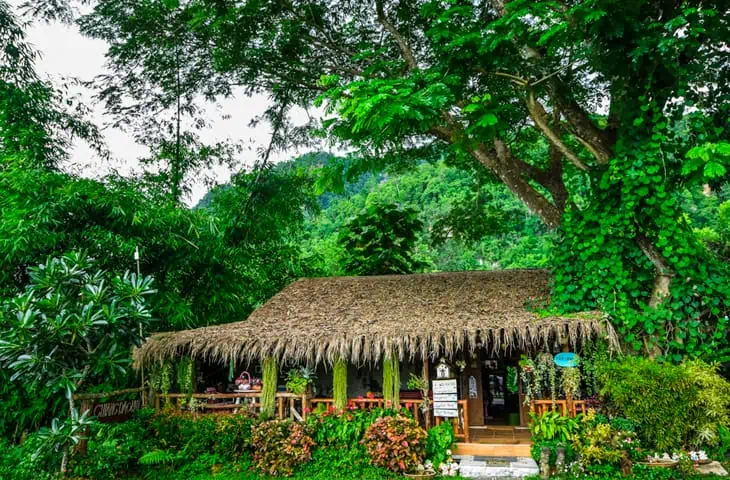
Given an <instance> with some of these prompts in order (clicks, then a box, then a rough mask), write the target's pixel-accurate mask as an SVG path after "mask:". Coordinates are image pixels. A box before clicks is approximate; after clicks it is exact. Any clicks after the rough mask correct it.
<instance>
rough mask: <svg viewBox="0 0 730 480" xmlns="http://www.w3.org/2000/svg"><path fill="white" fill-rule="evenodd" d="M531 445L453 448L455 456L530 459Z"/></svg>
mask: <svg viewBox="0 0 730 480" xmlns="http://www.w3.org/2000/svg"><path fill="white" fill-rule="evenodd" d="M531 446H532V445H531V444H529V443H523V444H511V445H509V444H507V445H505V444H496V443H461V442H459V443H455V444H454V446H453V447H452V452H453V454H454V455H472V456H475V457H529V456H530V447H531Z"/></svg>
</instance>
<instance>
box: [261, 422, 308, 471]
mask: <svg viewBox="0 0 730 480" xmlns="http://www.w3.org/2000/svg"><path fill="white" fill-rule="evenodd" d="M252 441H253V446H254V452H255V453H254V464H255V465H256V468H258V469H259V470H261V471H262V472H264V473H266V474H269V475H283V476H290V475H292V474H293V473H294V468H295V467H297V466H299V465H302V464H304V463H306V462H308V461H309V460H311V459H312V447H313V446H314V440H312V438H311V437H310V436H309V434H308V433H307V428H306V426H305V425H302V424H301V423H294V422H291V421H288V420H271V421H268V422H263V423H260V424H259V425H257V426H255V427H254V428H253V430H252Z"/></svg>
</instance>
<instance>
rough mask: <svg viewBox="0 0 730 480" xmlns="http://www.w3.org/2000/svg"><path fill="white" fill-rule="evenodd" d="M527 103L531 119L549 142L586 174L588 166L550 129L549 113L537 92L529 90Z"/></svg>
mask: <svg viewBox="0 0 730 480" xmlns="http://www.w3.org/2000/svg"><path fill="white" fill-rule="evenodd" d="M526 103H527V110H528V111H529V112H530V117H531V118H532V120H533V121H534V122H535V125H536V126H537V128H538V129H539V130H540V131H541V132H542V133H543V134H544V135H545V136H546V137H547V138H548V140H550V143H552V144H553V145H554V146H555V148H557V149H558V150H559V151H560V152H561V153H562V154H563V155H565V158H567V159H568V160H570V163H572V164H573V165H575V166H576V167H578V168H579V169H580V170H583V171H584V172H587V171H588V170H590V169H589V168H588V166H587V165H586V164H585V163H583V161H582V160H581V159H580V158H578V155H576V154H575V152H573V151H572V150H571V149H570V148H568V146H567V145H566V144H565V143H563V140H562V139H561V138H560V135H559V134H558V133H557V132H556V131H555V130H553V129H552V128H551V127H550V124H549V123H548V115H547V112H545V108H544V107H543V106H542V104H541V103H540V102H538V101H537V99H536V98H535V92H534V91H533V90H532V89H528V90H527V101H526Z"/></svg>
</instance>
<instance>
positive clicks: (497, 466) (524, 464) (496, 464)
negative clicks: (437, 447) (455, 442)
mask: <svg viewBox="0 0 730 480" xmlns="http://www.w3.org/2000/svg"><path fill="white" fill-rule="evenodd" d="M454 459H455V460H456V461H457V462H459V473H460V474H461V476H462V477H467V478H478V479H481V480H486V479H490V480H492V479H494V480H496V479H507V478H523V477H527V476H529V475H537V474H538V473H539V469H538V468H537V464H536V463H535V461H534V460H533V459H532V458H530V457H501V458H500V457H481V456H473V455H455V456H454Z"/></svg>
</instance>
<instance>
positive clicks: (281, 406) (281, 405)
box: [277, 397, 284, 420]
mask: <svg viewBox="0 0 730 480" xmlns="http://www.w3.org/2000/svg"><path fill="white" fill-rule="evenodd" d="M277 400H278V402H279V420H284V397H279V398H278V399H277Z"/></svg>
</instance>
